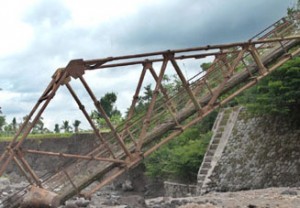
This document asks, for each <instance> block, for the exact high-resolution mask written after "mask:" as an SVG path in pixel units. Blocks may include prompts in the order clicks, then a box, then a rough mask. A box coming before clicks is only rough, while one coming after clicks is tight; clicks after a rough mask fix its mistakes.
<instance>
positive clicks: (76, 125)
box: [73, 120, 81, 133]
mask: <svg viewBox="0 0 300 208" xmlns="http://www.w3.org/2000/svg"><path fill="white" fill-rule="evenodd" d="M80 123H81V121H79V120H75V121H74V123H73V126H74V131H75V133H78V127H79V125H80Z"/></svg>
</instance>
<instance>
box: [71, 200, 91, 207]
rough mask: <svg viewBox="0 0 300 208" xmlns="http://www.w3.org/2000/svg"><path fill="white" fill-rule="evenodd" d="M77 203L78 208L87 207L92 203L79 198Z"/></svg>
mask: <svg viewBox="0 0 300 208" xmlns="http://www.w3.org/2000/svg"><path fill="white" fill-rule="evenodd" d="M75 203H76V205H77V206H78V207H87V206H88V205H89V204H90V201H89V200H86V199H84V198H79V199H77V200H76V202H75Z"/></svg>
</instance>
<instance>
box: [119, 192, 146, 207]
mask: <svg viewBox="0 0 300 208" xmlns="http://www.w3.org/2000/svg"><path fill="white" fill-rule="evenodd" d="M119 202H120V204H125V205H128V206H129V207H138V208H146V207H147V205H146V202H145V199H144V197H142V196H139V195H132V196H127V197H122V198H120V200H119Z"/></svg>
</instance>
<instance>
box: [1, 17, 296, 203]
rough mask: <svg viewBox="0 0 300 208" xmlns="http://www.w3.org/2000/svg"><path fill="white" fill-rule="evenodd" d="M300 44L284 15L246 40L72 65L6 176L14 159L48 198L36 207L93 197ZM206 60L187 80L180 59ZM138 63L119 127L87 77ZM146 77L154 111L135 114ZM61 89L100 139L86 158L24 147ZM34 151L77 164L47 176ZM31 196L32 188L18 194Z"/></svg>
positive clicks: (59, 77)
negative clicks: (87, 102) (86, 100)
mask: <svg viewBox="0 0 300 208" xmlns="http://www.w3.org/2000/svg"><path fill="white" fill-rule="evenodd" d="M299 41H300V35H299V30H298V19H297V18H283V19H281V20H279V21H278V22H276V23H274V24H273V25H271V26H270V27H268V28H267V29H265V30H264V31H263V32H261V33H259V34H258V35H256V36H255V37H253V38H252V39H250V40H249V41H247V42H238V43H231V44H221V45H208V46H203V47H195V48H187V49H179V50H167V51H158V52H152V53H143V54H135V55H128V56H118V57H108V58H103V59H95V60H82V59H78V60H72V61H70V62H69V64H68V65H67V66H66V67H65V68H60V69H58V70H56V72H55V73H54V75H53V76H52V80H51V82H50V84H49V85H48V87H47V88H46V90H45V91H44V93H43V94H42V96H41V97H40V98H39V99H38V101H37V103H36V104H35V106H34V107H33V109H32V111H31V112H30V114H29V116H28V117H27V118H26V121H25V122H24V124H23V125H22V126H21V127H20V129H19V130H18V131H17V133H16V134H15V136H14V138H13V140H12V141H11V142H10V144H9V145H8V146H7V148H6V150H5V151H4V152H3V153H2V155H1V158H0V159H1V160H0V165H1V166H0V176H1V175H3V174H4V173H5V171H6V169H7V167H8V165H9V164H10V163H11V162H13V163H14V164H15V165H16V166H17V167H18V168H19V170H20V171H21V172H22V174H23V175H24V176H25V177H26V178H27V180H28V182H29V183H30V184H31V186H30V187H28V188H27V191H28V190H29V193H31V194H32V193H34V192H37V193H36V194H40V195H42V196H44V198H43V197H40V198H38V199H36V198H34V197H29V198H30V200H29V201H30V202H29V203H32V204H43V203H49V202H51V201H52V202H53V204H55V203H62V202H63V201H65V200H66V199H68V198H70V197H72V196H73V195H76V194H78V195H83V196H85V197H90V196H91V195H92V194H93V193H94V192H95V191H97V190H99V189H100V188H101V187H103V186H104V185H106V184H108V183H110V182H111V181H113V180H114V179H115V178H117V177H118V176H120V175H122V174H123V173H125V172H126V171H127V170H128V169H130V168H133V167H135V166H136V165H138V164H139V163H140V162H141V161H142V160H143V158H144V157H147V156H148V155H149V154H151V153H152V152H153V151H155V150H156V149H158V148H159V147H160V146H162V145H163V144H165V143H167V142H168V141H169V140H171V139H173V138H174V137H176V136H178V135H180V134H181V133H182V132H184V131H185V130H186V129H188V128H189V127H190V126H192V125H194V124H196V123H197V122H199V121H201V120H202V119H203V118H204V117H205V116H207V115H208V114H209V113H210V112H212V111H213V110H215V109H216V108H218V107H220V106H223V105H224V104H226V103H227V102H228V101H230V100H231V99H232V98H234V97H235V96H237V95H238V94H240V93H241V92H242V91H244V90H245V89H247V88H249V87H251V86H253V85H255V84H256V83H257V82H258V81H259V80H260V79H262V78H263V77H265V76H267V75H268V74H270V73H271V72H272V71H273V70H275V69H276V68H278V67H279V66H281V65H282V64H284V63H285V62H286V61H288V60H290V59H292V58H293V57H294V56H298V55H299V53H300V49H299ZM207 57H213V58H214V60H213V62H212V65H211V66H210V67H209V68H208V69H207V70H206V71H202V70H201V69H200V67H199V73H197V74H195V76H193V77H192V78H191V79H189V80H188V79H187V78H186V77H185V75H184V73H183V72H182V69H181V67H180V64H179V62H181V61H183V60H187V59H189V60H193V61H194V62H196V63H197V64H198V66H199V64H200V63H201V61H202V59H204V58H207ZM154 64H155V65H157V64H160V68H159V69H157V68H156V69H155V67H154ZM132 65H135V66H140V69H141V70H140V73H141V75H140V77H139V80H136V81H137V86H136V89H135V93H134V95H133V100H132V103H131V106H130V108H129V111H128V115H127V117H126V118H125V121H124V122H123V123H122V124H121V125H119V126H117V127H115V126H114V125H113V124H112V122H111V120H110V118H109V117H108V116H107V115H106V113H105V111H104V109H103V107H102V106H101V104H100V102H99V100H98V98H97V97H96V95H95V94H94V92H93V91H92V89H91V88H90V86H89V84H88V82H87V81H86V80H85V78H84V74H85V73H86V72H88V71H90V70H99V69H103V68H115V67H124V66H132ZM167 69H171V70H174V73H175V74H176V75H177V77H178V78H179V80H180V81H181V87H180V88H179V89H177V90H173V91H170V90H168V89H165V88H164V86H163V85H162V81H163V77H164V75H165V73H166V70H167ZM147 72H149V73H147ZM146 75H149V76H152V77H153V79H154V80H155V83H156V85H155V88H154V91H153V95H152V99H151V101H150V103H149V104H148V106H147V109H146V110H145V111H144V112H136V111H135V108H136V105H137V103H138V99H139V96H140V94H141V88H142V86H143V83H144V80H145V77H146ZM73 79H77V80H79V82H80V83H81V84H82V86H83V87H84V89H85V90H86V92H87V93H88V95H89V97H90V99H91V101H92V102H93V104H94V106H95V108H96V109H97V110H98V112H99V113H100V114H101V115H102V116H103V118H104V119H105V122H106V124H107V126H108V127H109V128H110V131H111V134H110V135H109V136H108V137H104V136H103V133H102V132H101V131H100V130H99V129H98V127H97V126H96V125H95V124H94V122H93V120H92V119H91V117H90V115H89V113H88V112H87V110H86V109H85V106H84V104H83V103H82V101H81V99H80V97H79V96H78V95H77V93H76V91H75V90H74V89H73V87H72V80H73ZM60 87H66V88H67V89H68V91H69V92H70V94H71V95H72V97H73V98H74V101H75V102H76V104H77V105H78V108H79V109H80V111H81V112H82V113H83V115H84V116H85V118H86V119H87V121H88V123H89V124H90V126H91V128H92V129H93V131H94V134H95V136H96V137H97V138H98V139H99V142H98V143H97V146H96V147H95V148H93V149H91V150H90V151H89V152H87V153H86V154H84V155H78V154H70V153H62V152H50V151H42V150H38V149H25V148H23V146H22V145H23V143H24V141H25V139H26V138H27V136H28V134H29V133H30V132H31V131H32V128H33V127H34V125H35V124H36V123H37V122H38V120H39V118H40V117H41V116H42V114H43V112H44V110H45V109H46V108H47V106H48V104H49V103H50V102H51V100H52V99H53V98H54V96H55V94H56V92H57V90H58V89H59V88H60ZM27 154H40V155H47V156H49V157H50V156H52V157H60V158H65V159H66V158H70V159H71V160H69V162H68V163H66V164H64V166H63V167H61V168H59V170H58V171H57V172H56V173H53V174H50V175H48V176H47V177H46V178H42V177H41V176H39V175H38V174H37V173H36V172H35V170H34V169H33V168H32V164H29V162H28V161H27V160H26V158H25V156H26V155H27ZM95 180H96V181H98V185H97V186H95V187H94V188H93V189H92V190H90V191H89V192H82V190H83V189H84V188H85V187H87V186H88V185H89V184H91V183H92V182H94V181H95ZM24 194H25V191H24V192H22V194H19V195H21V196H23V195H24ZM27 196H28V194H27ZM33 196H34V194H33ZM20 198H24V197H20ZM25 198H26V197H25ZM27 198H28V197H27ZM41 198H43V199H41ZM54 201H55V202H54ZM57 201H58V202H57ZM19 203H21V202H20V200H15V204H19ZM24 203H25V202H24ZM53 206H54V205H53Z"/></svg>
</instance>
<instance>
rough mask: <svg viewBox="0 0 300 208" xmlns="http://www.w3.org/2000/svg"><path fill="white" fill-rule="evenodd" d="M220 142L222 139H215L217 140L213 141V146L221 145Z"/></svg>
mask: <svg viewBox="0 0 300 208" xmlns="http://www.w3.org/2000/svg"><path fill="white" fill-rule="evenodd" d="M220 140H221V138H215V139H214V140H213V141H212V144H219V143H220Z"/></svg>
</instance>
